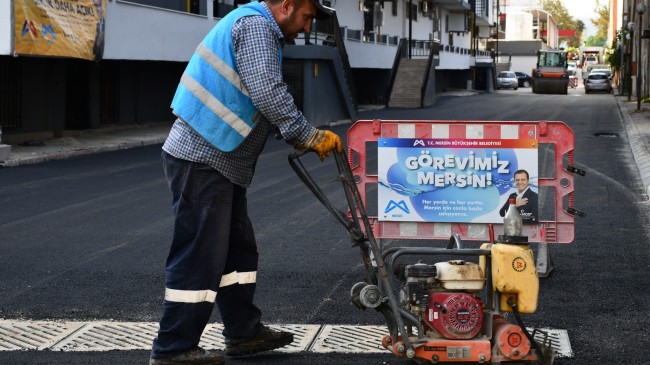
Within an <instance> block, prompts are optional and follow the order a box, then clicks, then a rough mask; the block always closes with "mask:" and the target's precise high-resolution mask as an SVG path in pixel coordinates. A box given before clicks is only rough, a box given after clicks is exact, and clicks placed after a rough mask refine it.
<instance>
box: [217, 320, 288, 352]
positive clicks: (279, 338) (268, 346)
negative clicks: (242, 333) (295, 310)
mask: <svg viewBox="0 0 650 365" xmlns="http://www.w3.org/2000/svg"><path fill="white" fill-rule="evenodd" d="M292 342H293V334H291V333H288V332H282V331H275V330H272V329H270V328H268V327H266V326H262V329H261V330H260V332H259V333H258V334H257V336H255V337H253V338H251V339H248V340H245V341H242V342H238V343H235V344H229V343H227V344H226V356H231V357H237V356H247V355H252V354H256V353H258V352H262V351H269V350H274V349H277V348H280V347H282V346H286V345H288V344H290V343H292Z"/></svg>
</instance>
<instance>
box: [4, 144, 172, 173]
mask: <svg viewBox="0 0 650 365" xmlns="http://www.w3.org/2000/svg"><path fill="white" fill-rule="evenodd" d="M166 138H167V137H157V138H149V139H145V140H139V141H128V142H122V143H116V144H107V145H104V146H97V147H88V148H80V149H74V150H69V151H59V152H50V153H43V154H39V153H35V154H34V155H32V156H26V157H20V158H17V159H13V160H8V161H5V162H0V167H16V166H22V165H32V164H37V163H43V162H47V161H54V160H63V159H67V158H70V157H77V156H84V155H90V154H94V153H100V152H110V151H117V150H124V149H129V148H134V147H144V146H149V145H152V144H159V143H164V142H165V139H166Z"/></svg>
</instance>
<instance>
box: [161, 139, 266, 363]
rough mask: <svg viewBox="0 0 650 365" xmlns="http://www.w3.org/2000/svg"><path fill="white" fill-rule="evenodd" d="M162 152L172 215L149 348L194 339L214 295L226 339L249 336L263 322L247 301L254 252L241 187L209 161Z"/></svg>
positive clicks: (178, 348)
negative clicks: (162, 289)
mask: <svg viewBox="0 0 650 365" xmlns="http://www.w3.org/2000/svg"><path fill="white" fill-rule="evenodd" d="M162 160H163V167H164V170H165V176H166V177H167V182H168V184H169V189H170V190H171V193H172V201H173V202H172V208H173V212H174V216H175V221H174V235H173V238H172V244H171V248H170V250H169V256H168V257H167V263H166V277H165V286H166V288H165V301H164V304H163V313H162V318H161V320H160V329H159V331H158V337H157V338H155V339H154V341H153V348H152V352H151V356H152V357H154V358H160V357H166V356H173V355H175V354H178V353H182V352H184V351H187V350H189V349H192V348H193V347H195V346H198V344H199V340H200V338H201V333H202V332H203V330H204V329H205V326H206V325H207V324H208V321H209V320H210V316H211V314H212V310H213V308H214V302H215V299H216V302H217V305H218V307H219V311H220V313H221V320H222V321H223V325H224V332H223V334H224V337H225V340H226V343H237V342H240V341H243V340H245V339H248V338H251V337H254V336H255V335H256V334H257V332H258V331H259V330H260V328H261V324H260V317H261V312H260V310H259V309H258V308H257V307H256V306H255V305H254V304H253V296H254V294H255V278H256V275H257V257H258V254H257V244H256V242H255V235H254V232H253V226H252V224H251V222H250V219H249V217H248V210H247V207H246V205H247V202H246V189H245V188H243V187H241V186H238V185H235V184H233V183H231V182H230V181H228V180H227V179H226V178H225V177H224V176H223V175H221V174H220V173H219V172H217V171H216V170H215V169H213V168H211V167H210V166H208V165H204V164H200V163H196V162H190V161H185V160H181V159H177V158H175V157H173V156H171V155H169V154H168V153H166V152H163V153H162Z"/></svg>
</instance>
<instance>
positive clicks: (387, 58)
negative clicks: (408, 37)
mask: <svg viewBox="0 0 650 365" xmlns="http://www.w3.org/2000/svg"><path fill="white" fill-rule="evenodd" d="M345 50H346V51H347V52H348V58H349V60H350V67H352V68H384V69H390V68H392V67H393V62H394V61H395V53H396V52H397V46H390V45H387V44H372V43H366V42H357V41H352V40H347V39H346V40H345Z"/></svg>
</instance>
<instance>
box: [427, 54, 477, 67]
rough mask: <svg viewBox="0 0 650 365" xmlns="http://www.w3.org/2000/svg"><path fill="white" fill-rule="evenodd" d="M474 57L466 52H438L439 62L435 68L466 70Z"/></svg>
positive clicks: (472, 64) (472, 63) (470, 65)
mask: <svg viewBox="0 0 650 365" xmlns="http://www.w3.org/2000/svg"><path fill="white" fill-rule="evenodd" d="M474 63H475V60H474V57H471V56H469V55H466V54H458V53H452V52H442V51H441V52H440V64H439V65H438V66H436V70H467V69H469V68H470V67H472V66H474Z"/></svg>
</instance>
